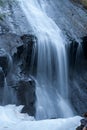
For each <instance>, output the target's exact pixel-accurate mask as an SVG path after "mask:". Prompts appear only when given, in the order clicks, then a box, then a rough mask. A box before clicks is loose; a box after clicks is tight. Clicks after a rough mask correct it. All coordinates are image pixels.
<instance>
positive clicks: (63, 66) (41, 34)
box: [19, 0, 72, 119]
mask: <svg viewBox="0 0 87 130" xmlns="http://www.w3.org/2000/svg"><path fill="white" fill-rule="evenodd" d="M19 2H20V4H21V7H22V9H23V11H24V13H25V15H26V17H27V19H28V21H29V24H30V26H31V27H32V31H33V32H34V33H35V35H36V36H37V38H38V43H37V46H38V64H37V76H36V82H37V83H36V84H37V85H36V95H37V103H36V107H37V108H36V109H37V110H36V118H37V119H45V118H56V117H67V116H71V115H72V111H71V109H70V107H69V101H68V78H67V73H68V70H67V56H66V49H65V44H66V42H65V40H64V38H63V36H62V33H61V30H60V29H59V27H58V26H57V25H56V24H55V22H54V21H53V20H52V19H51V18H50V17H48V16H47V14H46V13H45V11H44V8H42V7H43V5H42V4H44V6H45V4H46V1H44V0H26V1H25V0H19ZM66 109H67V111H66Z"/></svg>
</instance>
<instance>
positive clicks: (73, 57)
mask: <svg viewBox="0 0 87 130" xmlns="http://www.w3.org/2000/svg"><path fill="white" fill-rule="evenodd" d="M78 45H79V44H78V42H76V41H75V40H72V42H71V43H70V46H69V62H70V67H71V68H73V69H74V67H75V61H76V53H77V49H78Z"/></svg>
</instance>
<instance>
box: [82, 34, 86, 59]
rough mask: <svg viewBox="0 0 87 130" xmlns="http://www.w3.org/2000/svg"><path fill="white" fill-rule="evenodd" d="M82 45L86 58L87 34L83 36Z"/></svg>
mask: <svg viewBox="0 0 87 130" xmlns="http://www.w3.org/2000/svg"><path fill="white" fill-rule="evenodd" d="M82 47H83V53H84V56H85V58H86V59H87V36H84V37H83V38H82Z"/></svg>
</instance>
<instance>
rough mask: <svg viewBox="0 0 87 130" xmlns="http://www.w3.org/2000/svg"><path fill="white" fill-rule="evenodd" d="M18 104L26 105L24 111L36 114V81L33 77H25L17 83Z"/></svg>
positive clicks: (32, 114)
mask: <svg viewBox="0 0 87 130" xmlns="http://www.w3.org/2000/svg"><path fill="white" fill-rule="evenodd" d="M16 91H17V100H18V105H24V108H23V109H22V112H24V113H25V112H26V113H28V114H29V115H31V116H34V115H35V101H36V95H35V81H34V80H33V79H32V78H29V79H23V80H20V81H18V83H17V84H16Z"/></svg>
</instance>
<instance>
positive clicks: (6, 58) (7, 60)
mask: <svg viewBox="0 0 87 130" xmlns="http://www.w3.org/2000/svg"><path fill="white" fill-rule="evenodd" d="M0 66H1V67H2V69H3V71H4V74H5V76H6V75H7V74H8V73H9V71H10V69H11V57H10V55H9V54H8V53H7V52H6V51H5V50H4V49H3V48H1V49H0Z"/></svg>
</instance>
